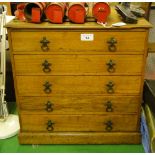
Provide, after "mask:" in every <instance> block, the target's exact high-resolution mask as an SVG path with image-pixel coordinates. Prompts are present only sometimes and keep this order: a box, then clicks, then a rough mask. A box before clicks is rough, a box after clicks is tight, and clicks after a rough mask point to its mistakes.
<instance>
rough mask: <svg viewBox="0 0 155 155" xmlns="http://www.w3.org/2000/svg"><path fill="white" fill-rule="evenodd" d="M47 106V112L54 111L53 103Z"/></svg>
mask: <svg viewBox="0 0 155 155" xmlns="http://www.w3.org/2000/svg"><path fill="white" fill-rule="evenodd" d="M45 106H46V108H45V110H46V111H47V112H51V111H53V103H51V102H50V101H47V103H46V104H45Z"/></svg>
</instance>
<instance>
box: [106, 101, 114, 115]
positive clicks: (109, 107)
mask: <svg viewBox="0 0 155 155" xmlns="http://www.w3.org/2000/svg"><path fill="white" fill-rule="evenodd" d="M105 106H106V112H113V106H112V102H111V101H107V102H106V104H105Z"/></svg>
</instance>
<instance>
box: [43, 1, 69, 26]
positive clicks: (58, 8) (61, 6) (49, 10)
mask: <svg viewBox="0 0 155 155" xmlns="http://www.w3.org/2000/svg"><path fill="white" fill-rule="evenodd" d="M65 11H66V4H65V3H50V4H49V5H48V6H47V7H46V9H45V15H46V18H47V19H48V20H49V21H50V22H52V23H57V24H60V23H63V18H64V15H65Z"/></svg>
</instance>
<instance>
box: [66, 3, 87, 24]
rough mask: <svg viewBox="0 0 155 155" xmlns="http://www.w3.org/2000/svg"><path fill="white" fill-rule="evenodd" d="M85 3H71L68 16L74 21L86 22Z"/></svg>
mask: <svg viewBox="0 0 155 155" xmlns="http://www.w3.org/2000/svg"><path fill="white" fill-rule="evenodd" d="M84 5H85V3H69V6H68V18H69V20H70V21H72V22H74V23H84V22H85V17H86V9H85V6H84Z"/></svg>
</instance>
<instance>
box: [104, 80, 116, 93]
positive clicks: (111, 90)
mask: <svg viewBox="0 0 155 155" xmlns="http://www.w3.org/2000/svg"><path fill="white" fill-rule="evenodd" d="M114 85H115V84H114V83H113V82H112V81H109V82H108V83H107V84H106V86H107V93H109V94H113V93H114Z"/></svg>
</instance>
